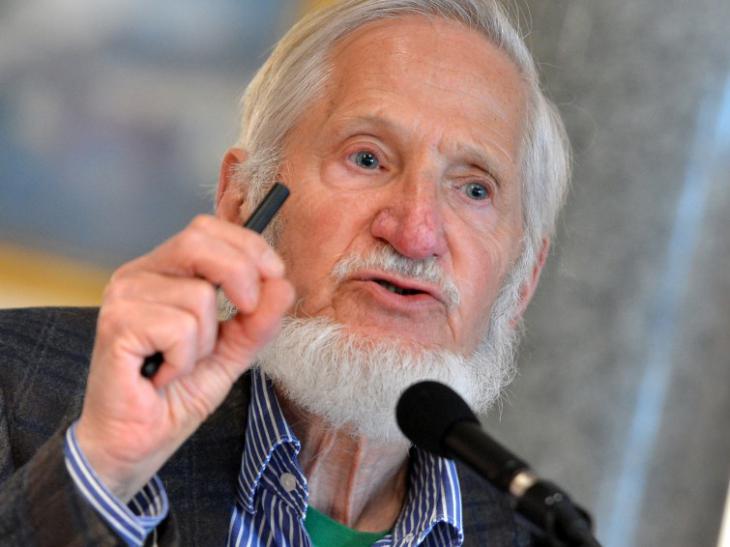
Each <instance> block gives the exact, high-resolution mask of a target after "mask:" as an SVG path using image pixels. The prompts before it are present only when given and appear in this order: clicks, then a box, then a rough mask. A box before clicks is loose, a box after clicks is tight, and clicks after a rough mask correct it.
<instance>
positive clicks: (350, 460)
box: [279, 394, 408, 532]
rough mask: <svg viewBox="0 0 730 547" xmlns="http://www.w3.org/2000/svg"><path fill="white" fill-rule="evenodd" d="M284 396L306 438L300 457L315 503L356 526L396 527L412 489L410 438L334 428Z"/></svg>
mask: <svg viewBox="0 0 730 547" xmlns="http://www.w3.org/2000/svg"><path fill="white" fill-rule="evenodd" d="M279 401H280V403H281V406H282V409H283V410H284V414H285V415H286V418H287V421H288V422H289V424H290V426H291V427H292V429H293V430H294V433H295V434H296V435H297V437H298V438H299V440H300V441H301V443H302V450H301V452H300V454H299V462H300V464H301V466H302V469H303V470H304V474H305V475H306V477H307V483H308V485H309V504H310V505H311V506H312V507H314V508H315V509H317V510H318V511H320V512H322V513H324V514H326V515H328V516H330V517H331V518H333V519H334V520H336V521H338V522H341V523H342V524H344V525H346V526H348V527H350V528H354V529H356V530H360V531H363V532H380V531H383V530H389V529H391V528H392V527H393V525H394V524H395V521H396V519H397V518H398V515H399V514H400V511H401V508H402V507H403V503H404V501H405V496H406V492H407V477H408V443H407V441H406V440H405V439H404V440H403V441H402V442H387V443H386V442H378V441H371V440H369V439H366V438H363V437H360V436H357V435H353V433H352V431H350V430H348V429H344V430H343V429H333V428H332V427H331V426H330V425H329V424H327V423H326V422H324V420H322V419H321V418H320V417H318V416H315V415H313V414H311V413H308V412H306V411H304V410H302V409H301V408H299V407H298V406H296V405H294V404H293V403H291V402H290V401H287V400H286V399H285V398H284V397H283V396H282V395H281V394H279Z"/></svg>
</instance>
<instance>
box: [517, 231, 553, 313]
mask: <svg viewBox="0 0 730 547" xmlns="http://www.w3.org/2000/svg"><path fill="white" fill-rule="evenodd" d="M549 251H550V238H547V237H546V238H543V240H542V245H541V246H540V250H539V251H538V253H537V258H536V259H535V265H534V266H533V267H532V273H531V274H530V277H529V278H528V279H527V280H526V281H525V282H524V283H523V284H522V286H521V287H520V304H519V307H518V308H517V313H515V316H514V317H513V318H512V325H513V326H516V325H517V324H518V323H519V321H520V320H521V319H522V316H523V315H524V313H525V310H526V309H527V305H528V304H529V303H530V300H532V296H533V295H534V294H535V289H537V284H538V282H539V281H540V274H541V273H542V269H543V267H544V266H545V261H546V260H547V257H548V253H549Z"/></svg>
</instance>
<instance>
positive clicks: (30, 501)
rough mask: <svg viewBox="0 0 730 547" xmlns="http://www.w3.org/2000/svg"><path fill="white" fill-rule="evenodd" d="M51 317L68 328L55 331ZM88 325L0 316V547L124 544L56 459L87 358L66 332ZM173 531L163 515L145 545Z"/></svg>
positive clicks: (27, 315)
mask: <svg viewBox="0 0 730 547" xmlns="http://www.w3.org/2000/svg"><path fill="white" fill-rule="evenodd" d="M59 316H61V317H62V318H70V319H74V322H72V324H71V325H70V326H69V327H68V328H61V322H60V321H58V317H59ZM77 318H79V319H77ZM94 320H95V314H92V313H88V312H85V311H83V313H82V312H77V311H68V312H67V311H63V310H61V311H57V310H52V311H46V310H27V311H21V310H17V311H16V310H8V311H3V312H1V313H0V545H3V546H10V547H15V546H17V547H21V546H22V547H45V546H51V545H52V546H69V547H71V546H73V547H81V546H89V547H91V546H109V545H124V543H123V542H122V540H121V539H120V538H119V537H118V536H116V535H115V534H114V532H113V531H112V529H111V528H110V527H109V526H108V525H107V524H106V523H105V522H104V520H103V519H102V518H101V517H100V516H99V515H98V513H97V512H96V511H95V510H94V508H93V507H92V506H91V504H89V503H88V502H87V501H86V499H85V498H84V497H83V495H82V494H81V493H80V492H79V490H78V489H77V487H76V486H75V484H74V482H73V479H72V478H71V475H70V474H69V472H68V470H67V468H66V462H65V455H64V442H65V438H64V434H65V432H66V430H67V429H68V427H69V425H70V423H71V422H72V421H73V419H74V418H75V417H76V416H77V415H78V411H79V408H80V402H81V400H82V397H81V395H82V393H83V389H84V378H85V377H86V366H87V363H86V362H84V361H86V360H87V359H88V355H89V354H90V347H89V348H88V349H87V346H90V342H88V341H85V340H84V341H83V342H77V338H75V337H74V333H76V332H82V331H84V330H87V331H88V330H90V329H91V328H93V325H94ZM66 322H69V321H66ZM91 332H92V333H93V330H92V331H91ZM49 339H50V342H49ZM90 339H91V338H90ZM176 530H177V526H175V525H174V522H173V519H172V518H171V517H168V518H167V519H166V520H165V521H163V523H162V524H161V525H160V526H159V527H158V528H157V530H156V533H155V534H150V536H149V537H148V543H149V544H157V545H160V546H169V545H177V543H178V538H177V531H176Z"/></svg>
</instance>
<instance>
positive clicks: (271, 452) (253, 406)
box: [237, 368, 308, 515]
mask: <svg viewBox="0 0 730 547" xmlns="http://www.w3.org/2000/svg"><path fill="white" fill-rule="evenodd" d="M300 450H301V443H300V442H299V439H297V437H296V435H294V432H293V431H292V430H291V428H290V427H289V424H288V423H287V421H286V418H284V412H283V411H282V409H281V406H280V405H279V401H278V400H277V398H276V394H275V393H274V387H273V385H272V384H271V380H269V379H268V378H266V376H265V375H264V373H263V372H261V370H259V369H258V368H254V369H253V370H252V373H251V402H250V403H249V411H248V424H247V426H246V436H245V440H244V449H243V457H242V461H241V471H240V473H239V476H238V488H237V494H238V498H239V501H240V502H241V503H242V505H243V507H244V508H245V509H246V510H247V511H249V512H254V510H255V496H256V491H257V489H258V488H259V486H260V485H261V482H262V480H263V478H264V474H265V473H266V472H267V471H268V472H269V474H271V475H272V477H271V480H269V481H267V482H268V485H269V486H272V487H273V488H274V490H276V491H277V493H281V494H283V498H284V500H285V501H288V502H290V503H292V504H293V505H294V506H295V507H296V508H297V509H298V510H299V511H300V512H301V513H302V515H303V514H304V513H305V512H306V510H307V505H306V498H307V495H308V492H307V490H306V485H307V480H306V478H305V477H304V474H303V473H302V471H301V468H300V467H299V460H298V458H297V456H298V455H299V451H300ZM277 471H278V473H277ZM285 473H288V474H290V475H293V477H294V479H295V481H296V483H293V484H286V481H285V484H284V485H281V484H280V479H281V477H282V476H283V475H284V474H285ZM293 485H295V486H296V487H297V488H295V489H292V488H291V486H293ZM296 489H298V490H299V491H298V492H296V491H294V490H296ZM279 491H280V492H279Z"/></svg>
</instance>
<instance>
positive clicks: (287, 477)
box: [279, 473, 297, 492]
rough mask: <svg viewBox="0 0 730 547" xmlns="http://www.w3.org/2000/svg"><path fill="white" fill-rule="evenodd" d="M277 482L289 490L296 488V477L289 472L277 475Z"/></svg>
mask: <svg viewBox="0 0 730 547" xmlns="http://www.w3.org/2000/svg"><path fill="white" fill-rule="evenodd" d="M279 484H281V487H282V488H283V489H284V490H286V491H287V492H291V491H292V490H296V487H297V478H296V477H295V476H294V475H292V474H291V473H282V474H281V476H280V477H279Z"/></svg>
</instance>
